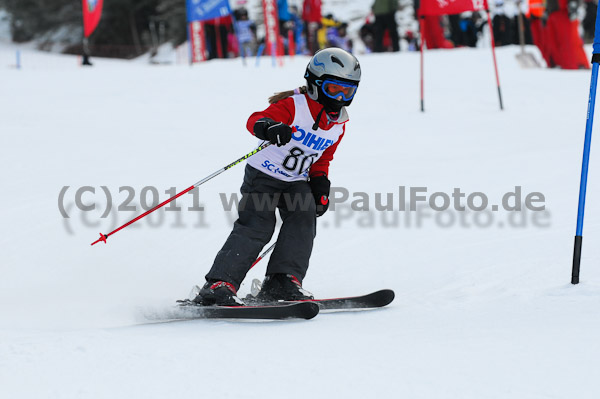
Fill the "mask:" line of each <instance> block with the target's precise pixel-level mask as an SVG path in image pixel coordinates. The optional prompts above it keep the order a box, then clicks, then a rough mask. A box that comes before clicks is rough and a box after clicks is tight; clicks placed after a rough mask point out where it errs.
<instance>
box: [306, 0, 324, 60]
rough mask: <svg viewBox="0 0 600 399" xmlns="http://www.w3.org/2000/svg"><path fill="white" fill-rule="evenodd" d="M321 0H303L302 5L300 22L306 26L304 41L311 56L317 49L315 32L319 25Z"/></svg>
mask: <svg viewBox="0 0 600 399" xmlns="http://www.w3.org/2000/svg"><path fill="white" fill-rule="evenodd" d="M321 18H322V14H321V0H304V3H303V4H302V20H303V21H304V24H305V26H306V38H307V39H306V41H307V42H308V49H309V51H310V53H311V54H314V53H315V51H316V50H317V49H318V48H319V44H318V41H317V30H318V29H319V26H320V25H321Z"/></svg>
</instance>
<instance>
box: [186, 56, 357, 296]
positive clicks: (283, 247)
mask: <svg viewBox="0 0 600 399" xmlns="http://www.w3.org/2000/svg"><path fill="white" fill-rule="evenodd" d="M360 76H361V68H360V65H359V63H358V60H357V59H356V58H355V57H354V56H353V55H352V54H350V53H349V52H347V51H345V50H342V49H340V48H327V49H324V50H321V51H319V52H317V53H316V54H315V55H314V56H313V57H312V58H311V60H310V62H309V64H308V66H307V68H306V73H305V75H304V77H305V78H306V86H304V87H301V88H298V89H295V90H290V91H286V92H281V93H277V94H275V95H274V96H273V97H271V98H270V99H269V102H270V105H269V107H268V108H267V109H265V110H264V111H260V112H255V113H253V114H252V115H251V116H250V118H249V119H248V123H247V128H248V130H249V131H250V132H251V133H252V134H254V135H255V136H256V137H257V138H258V139H259V140H261V142H264V141H269V142H270V143H272V144H273V145H271V146H269V147H267V148H265V149H264V150H262V151H260V152H258V153H257V154H255V155H254V156H252V157H251V158H249V159H248V165H246V170H245V175H244V182H243V184H242V187H241V192H242V199H241V201H240V206H239V209H238V212H239V217H238V219H237V220H236V222H235V223H234V226H233V230H232V232H231V234H230V235H229V237H228V238H227V241H226V242H225V244H224V245H223V248H222V249H221V250H220V251H219V253H218V254H217V256H216V258H215V261H214V263H213V266H212V268H211V269H210V271H209V272H208V274H207V275H206V284H204V286H203V287H202V289H201V290H200V292H199V294H198V295H197V296H196V298H195V299H194V302H197V303H200V304H202V305H225V306H235V305H242V304H243V302H242V301H241V300H240V299H239V298H238V297H237V290H238V289H239V287H240V284H241V283H242V281H243V280H244V278H245V276H246V273H247V272H248V270H250V268H251V267H252V264H253V262H254V261H255V260H256V258H257V257H258V254H259V253H260V251H261V250H262V249H263V247H264V246H265V245H266V244H267V243H268V242H269V241H270V240H271V237H272V236H273V233H274V230H275V221H276V219H275V210H276V209H278V210H279V214H280V216H281V219H282V221H283V224H282V226H281V230H280V232H279V235H278V237H277V243H276V246H275V249H274V251H273V254H272V255H271V258H270V259H269V264H268V265H267V271H266V276H265V279H264V281H263V285H262V289H261V290H260V293H259V294H258V296H257V299H258V300H263V301H278V300H303V299H312V298H313V297H312V295H311V294H310V293H309V292H308V291H306V290H304V289H303V288H302V280H303V279H304V276H305V275H306V271H307V269H308V263H309V259H310V255H311V252H312V247H313V240H314V238H315V235H316V218H317V217H318V216H321V215H323V214H324V213H325V212H326V211H327V208H328V206H329V190H330V186H331V183H330V181H329V178H328V175H329V163H330V162H331V160H332V159H333V155H334V153H335V151H336V149H337V147H338V145H339V142H340V140H341V139H342V137H343V136H344V132H345V124H346V122H347V121H348V114H347V112H346V107H347V106H348V105H350V103H351V102H352V100H353V98H354V95H355V94H356V90H357V89H358V84H359V82H360Z"/></svg>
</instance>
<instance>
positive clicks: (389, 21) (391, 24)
mask: <svg viewBox="0 0 600 399" xmlns="http://www.w3.org/2000/svg"><path fill="white" fill-rule="evenodd" d="M372 10H373V14H374V15H375V24H374V26H373V28H374V34H375V37H374V51H375V52H376V53H380V52H383V51H384V47H383V36H384V34H385V32H386V31H387V32H388V33H389V36H390V40H391V41H392V51H400V37H399V36H398V25H397V24H396V11H397V10H398V0H375V3H373V7H372Z"/></svg>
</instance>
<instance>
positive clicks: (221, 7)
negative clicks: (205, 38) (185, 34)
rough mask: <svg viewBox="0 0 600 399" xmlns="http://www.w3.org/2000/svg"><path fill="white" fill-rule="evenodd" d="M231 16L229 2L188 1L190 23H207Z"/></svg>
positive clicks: (224, 0)
mask: <svg viewBox="0 0 600 399" xmlns="http://www.w3.org/2000/svg"><path fill="white" fill-rule="evenodd" d="M229 14H231V8H230V7H229V0H187V20H188V22H194V21H207V20H209V19H215V18H219V17H224V16H226V15H229Z"/></svg>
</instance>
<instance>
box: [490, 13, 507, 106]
mask: <svg viewBox="0 0 600 399" xmlns="http://www.w3.org/2000/svg"><path fill="white" fill-rule="evenodd" d="M486 11H487V19H488V28H489V29H490V38H491V42H492V56H493V58H494V71H495V72H496V86H497V87H498V100H499V101H500V110H504V106H503V105H502V92H501V91H500V75H498V63H497V62H496V41H495V40H494V28H493V26H492V18H491V17H490V10H486Z"/></svg>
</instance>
